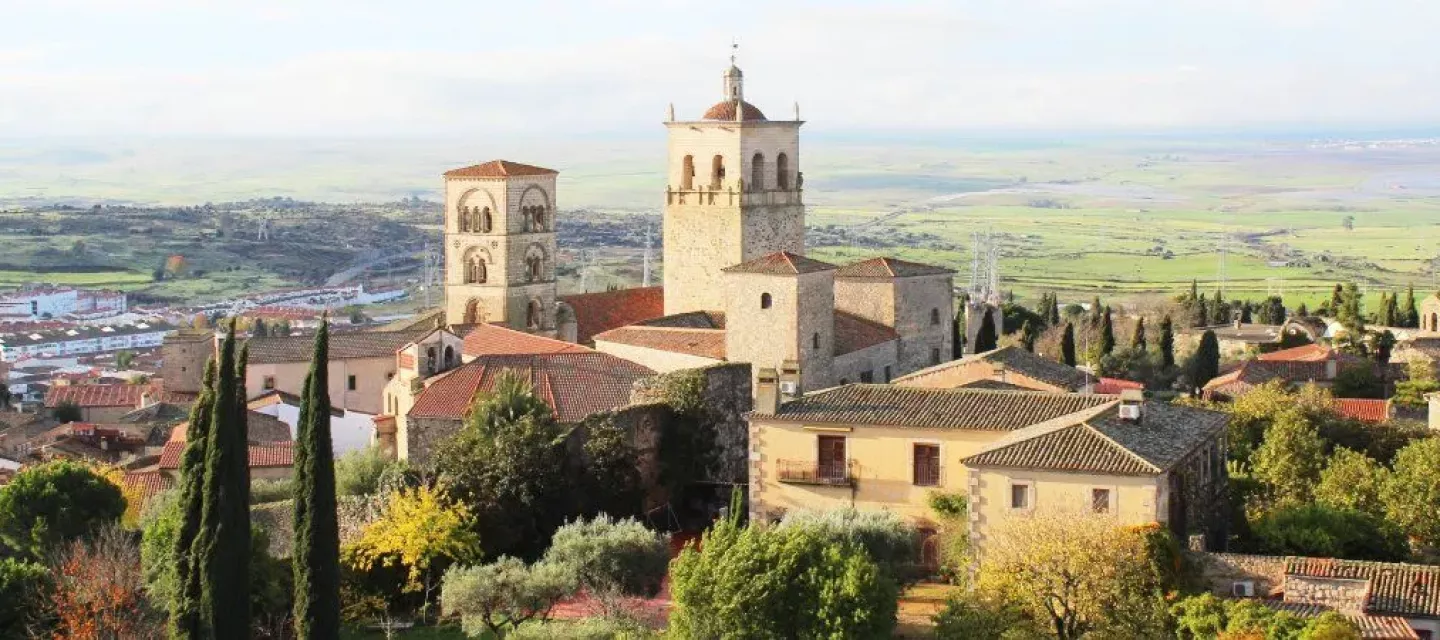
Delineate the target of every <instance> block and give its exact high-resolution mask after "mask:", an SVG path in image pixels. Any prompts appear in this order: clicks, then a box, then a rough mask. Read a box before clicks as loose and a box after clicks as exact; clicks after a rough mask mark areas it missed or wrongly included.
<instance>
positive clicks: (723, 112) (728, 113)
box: [700, 100, 765, 121]
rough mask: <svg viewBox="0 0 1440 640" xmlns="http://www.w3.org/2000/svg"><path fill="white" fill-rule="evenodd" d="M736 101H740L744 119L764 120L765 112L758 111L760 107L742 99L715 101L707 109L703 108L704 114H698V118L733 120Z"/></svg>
mask: <svg viewBox="0 0 1440 640" xmlns="http://www.w3.org/2000/svg"><path fill="white" fill-rule="evenodd" d="M736 102H739V103H740V105H741V106H740V108H741V109H742V110H743V112H744V114H745V119H746V120H764V119H765V114H763V113H761V112H760V109H759V108H757V107H756V106H755V105H753V104H750V103H749V102H743V101H738V100H726V101H724V102H717V103H715V105H714V106H712V107H710V108H709V109H706V110H705V115H703V116H700V118H701V119H702V120H726V121H734V120H735V103H736Z"/></svg>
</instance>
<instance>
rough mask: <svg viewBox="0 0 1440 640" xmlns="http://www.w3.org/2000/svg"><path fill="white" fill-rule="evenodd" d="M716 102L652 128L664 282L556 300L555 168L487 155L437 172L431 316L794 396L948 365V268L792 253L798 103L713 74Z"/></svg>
mask: <svg viewBox="0 0 1440 640" xmlns="http://www.w3.org/2000/svg"><path fill="white" fill-rule="evenodd" d="M721 98H722V99H721V100H720V102H718V103H716V104H715V105H714V106H711V107H710V108H709V109H707V110H706V111H705V112H704V114H703V115H701V116H700V117H699V118H697V119H677V118H676V117H675V109H674V106H673V105H672V106H671V107H670V109H669V113H668V117H667V119H666V122H665V127H666V130H667V132H668V138H669V141H668V151H669V153H668V157H669V159H668V165H667V167H666V172H665V176H666V186H665V193H664V199H665V204H664V230H663V234H664V235H663V237H664V263H663V269H664V286H663V288H661V287H650V288H640V289H627V290H621V291H611V292H604V293H593V294H580V295H573V296H559V295H557V292H556V283H555V255H556V249H557V247H556V239H555V225H556V223H557V221H556V220H555V215H556V212H557V211H558V209H557V204H556V192H555V178H556V175H557V172H556V171H554V170H551V169H544V168H541V167H537V166H531V165H527V164H520V163H517V162H509V161H505V160H494V161H491V162H486V163H483V164H477V165H474V166H470V167H465V168H461V169H455V170H453V171H449V172H447V173H446V174H445V308H444V316H445V321H446V323H447V324H449V325H450V326H452V327H456V328H457V333H460V331H458V328H464V327H470V326H474V325H477V324H487V323H488V324H500V325H504V326H506V327H509V328H511V329H515V330H519V331H524V332H528V333H532V334H537V335H543V336H546V337H552V338H558V339H561V340H567V341H571V342H580V343H585V344H592V343H593V345H594V347H595V348H596V349H597V350H599V351H601V352H604V353H609V354H611V355H613V356H616V357H619V358H623V359H626V360H629V361H632V362H635V363H637V364H639V365H641V366H643V367H646V368H648V369H651V370H654V371H661V372H663V371H672V370H676V369H684V368H691V367H696V366H704V365H707V364H712V363H718V362H725V361H730V362H749V363H751V364H752V365H753V370H754V371H755V375H759V372H760V371H761V370H762V369H770V370H774V371H775V372H777V375H778V376H779V377H780V379H781V380H782V387H783V388H784V389H785V390H786V392H787V393H789V394H793V395H798V394H800V393H803V392H804V391H806V390H815V389H821V388H825V387H829V386H833V385H836V384H841V383H845V382H870V381H874V382H888V381H889V380H890V379H891V378H893V377H896V376H900V375H903V374H905V373H909V372H911V371H915V370H918V369H921V368H924V367H928V366H932V365H935V364H938V363H940V362H942V361H945V360H949V359H950V357H951V353H952V345H951V340H952V326H951V323H952V322H953V321H954V320H953V315H954V291H953V289H954V283H953V280H954V277H953V276H954V273H953V272H952V271H950V270H949V269H944V268H940V267H934V266H929V265H923V264H918V263H914V262H907V261H904V260H897V259H894V258H883V257H882V258H873V259H870V260H865V261H862V262H858V263H854V264H850V265H832V264H828V263H825V262H822V261H819V260H815V259H812V258H808V257H806V256H805V205H804V199H803V195H804V190H803V187H804V175H803V173H802V172H801V165H800V127H801V125H803V124H804V122H803V121H801V120H800V118H799V107H798V105H797V106H796V107H795V113H794V117H793V118H792V119H787V120H771V119H769V118H767V117H766V116H765V114H764V113H763V112H762V111H761V110H760V109H759V108H758V107H756V106H755V105H753V104H751V103H749V102H747V101H746V100H745V90H744V75H743V74H742V73H741V71H740V69H739V67H736V66H735V65H734V60H733V58H732V60H731V65H730V67H729V68H728V69H726V70H725V72H724V73H723V74H722V75H721Z"/></svg>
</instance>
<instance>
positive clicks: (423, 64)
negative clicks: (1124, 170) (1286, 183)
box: [0, 0, 1440, 137]
mask: <svg viewBox="0 0 1440 640" xmlns="http://www.w3.org/2000/svg"><path fill="white" fill-rule="evenodd" d="M11 2H12V3H17V6H16V7H14V8H7V13H15V14H18V15H16V16H10V17H9V19H7V22H10V23H11V26H12V28H11V29H9V30H8V31H9V32H10V34H11V36H9V37H8V39H7V40H6V41H5V42H4V43H3V44H0V87H5V97H4V99H3V100H0V136H17V135H104V134H123V135H146V134H157V135H169V134H216V135H346V136H355V135H431V134H444V133H455V134H458V135H462V136H466V137H474V136H487V135H517V134H518V135H554V134H582V133H587V132H641V131H647V130H655V129H657V123H658V122H659V121H660V120H661V119H662V118H663V115H664V113H665V108H666V105H667V104H668V103H671V102H673V103H674V104H675V108H676V112H677V114H678V115H679V116H681V117H686V116H687V115H688V116H696V115H698V114H699V113H700V112H702V111H703V110H704V109H705V108H706V107H708V106H709V105H710V104H711V103H713V102H715V101H716V100H717V99H718V98H719V94H720V78H719V76H720V72H721V70H722V69H723V68H724V66H725V63H726V59H725V56H726V54H727V48H728V47H727V45H728V44H729V40H730V37H731V36H732V34H733V35H734V36H736V37H738V38H739V39H740V42H741V52H740V65H741V67H742V68H743V69H744V70H745V72H746V80H747V84H746V96H747V98H749V99H750V100H751V101H752V102H754V103H755V104H757V105H758V106H759V107H761V109H763V110H765V111H766V112H767V113H768V114H770V115H771V116H772V117H789V114H790V113H791V108H792V106H791V105H792V103H794V102H797V101H798V102H799V103H800V108H801V115H802V117H804V118H805V119H806V120H808V121H810V122H811V123H812V125H811V126H812V128H818V129H823V130H826V131H846V130H867V131H873V130H896V131H907V130H908V131H936V130H957V131H983V130H987V129H1039V130H1056V129H1107V130H1114V129H1122V130H1123V129H1146V130H1153V129H1165V128H1195V127H1217V128H1225V127H1251V126H1325V125H1332V126H1405V125H1416V124H1426V123H1430V124H1433V123H1435V122H1436V121H1437V116H1440V58H1437V57H1436V56H1433V55H1430V54H1428V53H1426V52H1428V51H1430V49H1429V47H1431V46H1433V42H1432V41H1431V40H1430V36H1431V34H1430V30H1431V29H1433V26H1434V25H1436V24H1440V5H1435V4H1433V3H1426V2H1421V1H1420V0H1368V1H1366V0H1308V1H1307V0H1212V1H1210V2H1201V1H1200V0H1166V1H1165V2H1160V3H1157V2H1153V0H1010V1H1009V2H1005V1H1002V0H979V1H975V2H966V3H959V2H903V3H883V4H882V3H869V2H855V1H849V2H768V3H767V2H757V1H751V0H737V1H732V2H722V3H698V2H689V1H680V0H672V1H664V2H640V1H639V0H606V1H603V2H587V3H579V2H533V3H530V4H527V5H525V6H508V5H512V4H513V5H518V4H520V3H506V4H504V5H499V6H496V3H473V2H471V3H460V2H451V1H448V0H447V1H444V2H441V1H435V2H429V3H425V5H424V6H425V8H424V9H417V8H415V6H414V5H416V4H418V3H411V5H410V6H405V7H401V6H391V5H394V4H395V3H390V2H380V1H376V2H358V1H356V2H348V3H342V2H335V1H332V0H313V1H311V2H306V3H293V2H280V1H278V0H254V1H252V2H244V3H241V2H217V3H211V4H206V5H201V4H197V3H194V2H186V1H181V0H141V1H138V2H130V3H127V4H128V6H127V7H124V8H119V7H117V6H116V4H117V3H113V2H107V1H106V0H52V1H50V2H41V1H37V0H11ZM481 4H485V5H490V6H486V7H482V6H480V5H481ZM960 5H963V6H960ZM1157 5H1158V6H1157ZM17 18H18V19H17Z"/></svg>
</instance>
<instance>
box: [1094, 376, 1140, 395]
mask: <svg viewBox="0 0 1440 640" xmlns="http://www.w3.org/2000/svg"><path fill="white" fill-rule="evenodd" d="M1126 389H1140V390H1144V389H1145V383H1143V382H1135V381H1133V380H1122V379H1120V378H1101V379H1100V382H1099V383H1097V384H1096V385H1095V388H1094V392H1095V393H1099V394H1105V395H1115V396H1118V395H1120V392H1121V391H1124V390H1126Z"/></svg>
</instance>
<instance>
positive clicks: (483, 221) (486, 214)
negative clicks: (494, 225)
mask: <svg viewBox="0 0 1440 640" xmlns="http://www.w3.org/2000/svg"><path fill="white" fill-rule="evenodd" d="M480 232H481V233H490V207H485V208H484V209H481V210H480Z"/></svg>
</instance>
